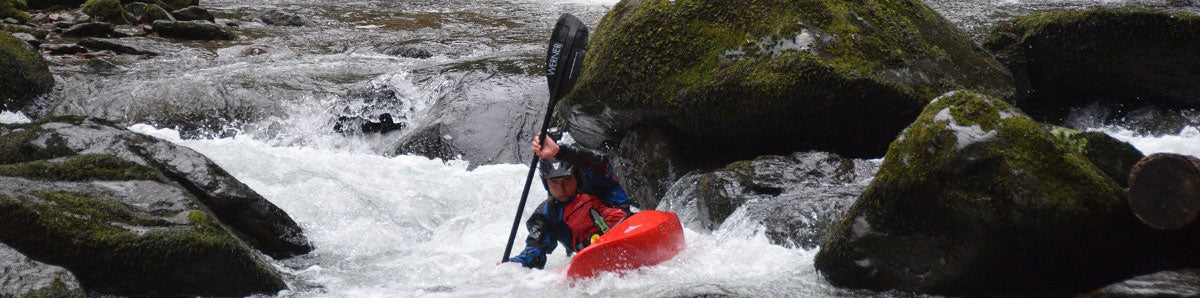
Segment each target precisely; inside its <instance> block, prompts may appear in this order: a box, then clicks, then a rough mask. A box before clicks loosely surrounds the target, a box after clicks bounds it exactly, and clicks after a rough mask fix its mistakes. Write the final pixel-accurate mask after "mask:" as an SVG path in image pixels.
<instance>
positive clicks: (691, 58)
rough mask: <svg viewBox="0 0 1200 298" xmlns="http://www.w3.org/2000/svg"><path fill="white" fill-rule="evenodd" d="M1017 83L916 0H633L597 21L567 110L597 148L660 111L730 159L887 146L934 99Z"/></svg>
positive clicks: (866, 151) (876, 150)
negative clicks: (959, 90)
mask: <svg viewBox="0 0 1200 298" xmlns="http://www.w3.org/2000/svg"><path fill="white" fill-rule="evenodd" d="M1009 80H1010V78H1009V75H1008V74H1007V72H1006V71H1005V70H1004V67H1003V66H1002V65H1001V64H1000V63H999V62H997V61H996V60H994V59H992V58H991V56H990V55H989V54H988V53H987V52H986V51H984V50H983V49H981V48H979V47H977V46H975V44H973V43H972V42H971V41H970V40H969V39H968V38H967V37H966V35H964V34H963V33H962V32H961V31H960V30H958V29H957V28H956V27H955V26H953V25H952V24H950V23H948V22H947V21H946V20H945V19H943V18H942V17H941V16H939V15H938V14H937V13H936V12H934V11H933V10H930V9H929V8H928V7H927V6H925V5H924V4H923V3H921V2H920V1H917V0H898V1H829V0H797V1H775V0H753V1H721V0H673V1H672V0H644V1H633V0H625V1H621V2H620V3H617V4H616V5H615V6H614V7H613V8H612V11H610V12H609V13H608V14H607V15H605V17H604V18H603V19H602V20H601V21H600V24H599V26H597V28H596V30H595V34H594V35H593V36H592V38H591V49H590V50H589V51H588V55H587V60H586V62H585V65H584V69H583V74H582V76H581V77H580V80H579V82H578V85H576V87H575V90H574V92H573V93H571V95H569V96H568V97H567V98H566V99H565V101H564V102H563V103H562V104H560V105H559V109H560V113H559V115H563V117H565V118H566V120H567V121H568V122H569V123H570V129H571V133H572V134H573V135H574V136H575V137H576V139H578V140H579V141H580V142H581V143H583V144H584V145H586V146H588V147H593V148H599V147H601V144H602V143H604V142H605V141H608V142H610V143H611V144H617V143H619V142H620V141H621V137H622V136H623V134H624V133H625V132H626V131H627V130H628V128H629V127H632V126H634V125H638V124H643V123H646V122H647V121H663V123H666V125H667V126H669V128H670V129H671V130H673V131H675V133H678V134H680V135H683V136H684V137H682V139H683V140H684V142H688V143H689V144H688V145H687V146H686V147H688V148H693V149H696V150H702V151H704V152H701V153H709V154H710V155H713V156H712V157H711V158H708V159H719V160H721V162H731V161H734V160H742V159H749V158H753V157H754V156H758V155H763V154H788V153H790V152H795V151H800V150H809V149H812V150H821V151H827V152H832V153H838V154H842V155H846V156H850V157H862V156H880V155H882V154H883V152H884V151H885V149H886V147H887V144H888V143H889V142H891V140H892V139H893V138H895V136H896V133H897V132H899V131H900V129H902V128H904V126H905V125H907V124H908V123H910V122H912V119H914V118H916V115H917V113H918V112H920V109H921V107H922V106H924V105H925V103H926V102H928V100H929V99H930V98H933V97H936V96H937V95H939V94H942V93H945V92H946V91H949V90H953V89H957V88H963V87H973V88H980V89H987V90H991V91H995V92H996V93H1005V92H1008V91H1009V90H1011V89H1012V86H1011V84H1010V82H1009ZM762 140H770V141H768V142H762ZM752 141H753V142H754V143H755V145H754V146H746V145H744V144H747V143H749V142H752ZM700 159H704V158H700Z"/></svg>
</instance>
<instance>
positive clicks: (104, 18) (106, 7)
mask: <svg viewBox="0 0 1200 298" xmlns="http://www.w3.org/2000/svg"><path fill="white" fill-rule="evenodd" d="M81 8H82V9H83V10H82V11H83V13H85V14H87V15H88V16H90V17H92V20H93V21H101V22H109V23H113V24H125V23H127V20H126V19H125V7H124V6H122V5H121V1H120V0H88V1H87V2H86V3H83V6H82V7H81Z"/></svg>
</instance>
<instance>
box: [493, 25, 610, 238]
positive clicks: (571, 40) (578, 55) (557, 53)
mask: <svg viewBox="0 0 1200 298" xmlns="http://www.w3.org/2000/svg"><path fill="white" fill-rule="evenodd" d="M587 41H588V29H587V26H584V25H583V22H580V21H579V19H577V18H575V16H572V15H571V14H565V13H564V14H563V15H562V16H561V17H558V23H557V24H555V25H554V33H552V34H551V35H550V47H549V48H547V49H546V82H547V83H548V84H549V86H550V102H549V103H548V104H547V106H546V116H545V118H544V119H542V129H541V130H539V133H538V135H539V136H544V135H546V129H547V128H548V127H549V124H550V117H551V116H552V115H553V114H554V104H556V103H558V100H559V99H562V98H563V96H567V93H570V92H571V88H574V87H575V81H576V80H578V79H579V71H580V69H582V68H583V58H584V54H585V53H587ZM541 141H542V138H538V142H541ZM539 161H540V158H538V157H537V155H536V154H535V155H534V156H533V162H530V163H529V174H528V175H526V177H525V190H523V191H521V203H520V204H518V205H517V217H516V218H514V219H513V225H512V232H509V233H508V244H507V245H506V246H505V247H504V258H503V259H500V262H507V261H508V256H509V255H510V254H512V246H513V240H515V239H516V237H517V227H519V226H520V225H521V215H522V213H525V201H526V199H528V198H529V185H530V184H531V183H532V182H533V172H534V170H536V169H537V166H538V162H539Z"/></svg>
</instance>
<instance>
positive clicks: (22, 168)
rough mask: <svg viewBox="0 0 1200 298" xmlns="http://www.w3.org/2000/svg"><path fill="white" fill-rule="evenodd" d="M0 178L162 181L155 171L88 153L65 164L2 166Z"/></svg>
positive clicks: (129, 162) (109, 156) (42, 162)
mask: <svg viewBox="0 0 1200 298" xmlns="http://www.w3.org/2000/svg"><path fill="white" fill-rule="evenodd" d="M0 175H3V176H18V177H27V178H33V179H40V180H50V181H85V180H153V181H159V182H162V181H163V178H162V177H160V176H159V175H158V173H157V172H155V171H154V170H153V169H150V168H148V167H146V166H143V165H140V164H137V163H134V162H131V161H126V160H123V159H120V158H118V157H115V156H111V155H101V154H85V155H76V156H72V157H68V158H67V159H66V160H64V161H59V162H51V161H45V160H39V161H30V162H24V163H18V164H4V165H0Z"/></svg>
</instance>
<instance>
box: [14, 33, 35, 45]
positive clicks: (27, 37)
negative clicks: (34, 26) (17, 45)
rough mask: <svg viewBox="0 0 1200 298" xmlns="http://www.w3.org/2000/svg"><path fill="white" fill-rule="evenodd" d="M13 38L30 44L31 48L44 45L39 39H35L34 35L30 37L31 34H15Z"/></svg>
mask: <svg viewBox="0 0 1200 298" xmlns="http://www.w3.org/2000/svg"><path fill="white" fill-rule="evenodd" d="M12 37H15V38H17V39H20V40H21V41H24V42H25V43H26V44H29V46H31V47H35V48H36V47H40V46H41V45H42V41H41V40H38V39H37V37H33V35H29V33H13V34H12Z"/></svg>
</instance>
